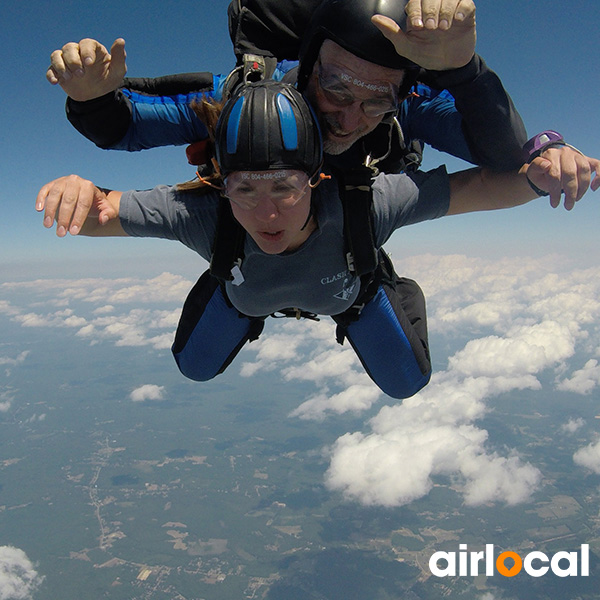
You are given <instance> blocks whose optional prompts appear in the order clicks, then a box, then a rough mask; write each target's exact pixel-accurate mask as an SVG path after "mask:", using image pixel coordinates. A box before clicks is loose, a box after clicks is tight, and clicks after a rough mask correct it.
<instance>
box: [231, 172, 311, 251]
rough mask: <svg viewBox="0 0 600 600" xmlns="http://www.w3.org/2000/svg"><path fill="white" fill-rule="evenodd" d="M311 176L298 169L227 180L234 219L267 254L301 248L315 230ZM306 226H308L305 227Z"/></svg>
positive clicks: (242, 174) (240, 174)
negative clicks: (311, 206)
mask: <svg viewBox="0 0 600 600" xmlns="http://www.w3.org/2000/svg"><path fill="white" fill-rule="evenodd" d="M308 182H309V178H308V175H306V174H305V173H303V172H301V171H294V170H284V169H280V170H279V169H278V170H271V171H236V172H234V173H232V174H231V175H229V176H228V177H227V178H226V180H225V191H224V193H225V195H226V196H227V197H228V198H229V201H230V203H231V210H232V212H233V216H234V217H235V218H236V219H237V221H238V222H239V223H240V225H242V227H243V228H244V229H245V230H246V231H247V232H248V233H249V234H250V237H252V239H253V240H254V241H255V242H256V244H257V245H258V247H259V248H260V249H261V250H262V251H263V252H265V253H266V254H280V253H281V252H285V251H286V250H295V249H296V248H299V247H300V246H301V245H302V244H303V243H304V242H305V241H306V240H307V239H308V237H309V236H310V234H311V233H312V232H313V231H314V229H315V227H316V224H315V223H314V220H313V219H311V222H310V223H308V225H307V224H306V221H307V219H308V216H309V213H310V197H311V191H312V190H311V188H310V187H309V185H308ZM305 225H306V227H304V226H305Z"/></svg>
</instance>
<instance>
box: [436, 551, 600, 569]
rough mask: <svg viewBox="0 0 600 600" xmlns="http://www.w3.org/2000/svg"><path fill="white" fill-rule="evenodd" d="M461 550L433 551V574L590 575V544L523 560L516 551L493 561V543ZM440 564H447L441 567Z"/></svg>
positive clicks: (540, 553)
mask: <svg viewBox="0 0 600 600" xmlns="http://www.w3.org/2000/svg"><path fill="white" fill-rule="evenodd" d="M459 549H460V551H459V552H442V551H440V552H434V553H433V554H432V555H431V558H430V559H429V570H430V571H431V573H432V575H435V576H436V577H456V576H457V575H459V576H461V577H465V576H467V577H476V576H477V575H487V576H488V577H491V576H493V575H495V574H496V572H497V573H499V574H500V575H504V577H514V576H515V575H518V574H519V573H520V572H521V571H525V573H527V574H528V575H530V576H531V577H542V576H543V575H545V574H546V573H547V572H548V571H552V572H553V573H554V575H556V576H558V577H577V576H580V577H588V576H589V574H590V546H589V544H582V545H581V550H580V551H579V552H557V553H556V554H554V555H553V556H552V557H548V556H547V555H546V554H544V553H543V552H537V551H534V552H530V553H529V554H527V555H526V556H525V557H524V558H522V557H521V556H520V555H519V554H517V553H516V552H513V551H512V550H507V551H505V552H502V553H501V554H499V555H498V557H497V558H496V559H494V544H486V545H485V550H482V551H479V552H468V551H467V544H460V545H459ZM438 561H443V562H445V563H446V564H445V565H444V566H441V567H440V566H439V565H438ZM482 563H483V566H482ZM457 569H458V570H457Z"/></svg>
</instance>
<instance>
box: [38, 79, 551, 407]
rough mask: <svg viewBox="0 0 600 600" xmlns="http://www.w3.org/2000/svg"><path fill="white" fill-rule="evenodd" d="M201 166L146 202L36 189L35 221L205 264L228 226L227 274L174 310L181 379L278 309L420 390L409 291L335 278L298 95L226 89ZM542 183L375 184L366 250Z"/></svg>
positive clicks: (317, 173) (221, 363)
mask: <svg viewBox="0 0 600 600" xmlns="http://www.w3.org/2000/svg"><path fill="white" fill-rule="evenodd" d="M214 162H215V165H216V171H215V173H214V174H213V175H212V176H211V177H210V178H206V177H201V176H200V175H199V179H198V180H197V181H196V182H193V183H192V184H184V185H181V186H174V187H168V186H159V187H156V188H154V189H153V190H146V191H128V192H117V191H114V190H105V189H102V188H98V187H97V186H95V185H94V184H93V183H92V182H90V181H86V180H84V179H82V178H79V177H77V176H74V175H71V176H68V177H62V178H59V179H56V180H54V181H52V182H50V183H48V184H46V185H45V186H43V187H42V189H41V190H40V192H39V194H38V197H37V200H36V209H37V210H38V211H40V212H41V211H44V225H45V226H46V227H52V225H53V223H54V222H55V221H56V223H57V234H58V235H59V236H64V235H65V234H66V233H67V231H69V232H70V233H71V234H74V235H76V234H78V233H81V234H83V235H95V236H115V235H130V236H141V237H158V238H166V239H175V240H179V241H180V242H181V243H183V244H184V245H186V246H188V247H189V248H191V249H192V250H194V251H196V252H197V253H198V254H200V255H201V256H202V257H203V258H205V259H206V260H208V261H211V264H213V266H214V263H215V262H218V261H219V260H222V256H217V254H218V253H219V252H220V251H218V250H217V247H218V243H216V242H217V241H218V239H219V233H218V231H219V229H222V228H223V227H224V223H225V222H226V221H227V218H229V219H230V220H231V221H232V222H233V223H234V224H239V225H241V227H242V228H243V236H242V239H241V242H240V248H239V250H240V252H238V253H237V254H234V255H232V261H231V264H230V266H231V267H232V268H231V276H228V277H224V278H223V279H227V280H226V281H219V280H218V279H216V278H215V277H213V276H212V275H210V274H209V273H208V272H207V273H205V274H204V275H203V276H202V277H201V278H200V280H199V281H198V283H197V284H196V286H195V287H194V289H193V290H192V292H191V293H190V296H189V297H188V299H187V301H186V304H185V306H184V309H183V312H182V316H181V320H180V323H179V327H178V331H177V334H176V338H175V343H174V345H173V353H174V355H175V359H176V361H177V364H178V366H179V368H180V370H181V371H182V373H183V374H184V375H186V376H187V377H190V378H192V379H195V380H202V381H204V380H208V379H211V378H213V377H215V376H216V375H217V374H219V373H221V372H222V371H223V370H224V369H225V368H226V367H227V365H229V363H230V362H231V360H233V358H234V357H235V355H236V354H237V353H238V352H239V350H240V349H241V347H242V346H243V345H244V343H245V342H246V341H247V340H249V339H255V338H256V337H257V335H258V334H259V333H260V331H261V329H262V324H263V321H264V318H265V317H266V316H267V315H270V314H273V313H276V312H279V311H283V312H290V309H291V311H293V312H294V313H296V314H298V315H305V314H307V313H310V314H315V315H316V314H321V315H330V316H332V317H333V318H334V320H336V322H337V323H338V325H339V326H340V328H341V331H342V337H343V336H346V337H347V338H348V339H349V341H350V342H351V344H352V346H353V347H354V349H355V350H356V352H357V354H358V356H359V358H360V359H361V362H362V363H363V365H364V367H365V369H366V371H367V372H368V374H369V375H370V376H371V378H372V379H373V380H374V381H375V383H376V384H377V385H378V386H379V387H380V388H381V389H382V390H383V391H384V392H385V393H387V394H389V395H390V396H392V397H395V398H405V397H408V396H410V395H412V394H414V393H416V392H417V391H418V390H419V389H421V388H422V387H423V386H424V385H426V384H427V382H428V380H429V377H430V374H431V366H430V362H429V354H428V348H427V331H426V325H425V312H424V299H423V297H422V293H421V292H420V289H419V288H418V286H416V284H414V282H411V281H410V280H402V279H399V278H397V277H396V276H395V274H394V273H393V269H391V266H390V262H389V259H387V260H386V259H385V258H382V259H381V262H380V266H379V267H378V269H377V274H376V276H375V277H370V276H369V277H366V278H364V277H363V281H362V282H361V279H360V278H359V276H358V275H357V274H356V273H355V272H353V271H352V268H351V266H350V267H349V264H348V262H347V242H348V240H347V235H346V234H345V225H344V217H345V212H344V208H343V205H342V200H341V194H340V189H339V187H338V183H339V182H338V181H337V179H336V177H335V175H333V177H331V175H330V174H329V173H327V171H328V169H327V167H326V166H325V169H324V170H325V172H326V173H327V174H323V173H322V170H321V169H322V167H323V165H322V143H321V138H320V134H319V129H318V125H317V123H316V120H315V118H314V114H313V112H312V110H311V109H310V107H309V106H308V105H307V104H306V102H305V100H304V98H303V97H302V95H301V94H300V93H299V92H298V91H297V90H296V89H294V88H293V87H291V86H289V85H286V84H282V83H276V82H273V81H266V82H265V81H263V82H259V83H255V84H249V85H247V86H244V87H242V88H241V89H240V90H238V92H237V93H236V94H235V95H234V96H233V97H232V98H231V99H230V100H229V101H228V102H227V104H226V105H225V106H224V108H223V112H222V113H221V116H220V118H219V119H218V122H217V125H216V131H215V161H214ZM329 177H331V178H329ZM528 179H529V182H528ZM552 183H553V181H552V176H551V175H550V172H549V171H548V169H547V168H546V162H545V161H544V160H543V159H539V158H536V159H535V160H533V162H532V163H531V164H529V165H524V166H523V167H522V168H521V169H520V170H519V171H518V172H511V173H496V172H490V171H487V170H485V169H470V170H466V171H460V172H457V173H454V174H452V175H448V174H447V173H446V170H445V168H444V167H439V168H437V169H435V170H433V171H430V172H428V173H424V172H416V173H413V174H411V175H405V174H400V175H398V174H396V175H386V174H380V175H378V176H377V177H376V178H375V179H374V181H373V185H372V189H373V200H372V207H371V211H372V217H373V237H374V245H375V249H376V250H377V251H378V252H379V253H380V256H383V251H382V250H381V247H382V246H383V244H384V243H385V242H386V241H387V240H388V239H389V238H390V236H391V234H392V233H393V232H394V231H395V230H396V229H399V228H400V227H403V226H404V225H409V224H412V223H417V222H420V221H424V220H428V219H434V218H438V217H441V216H444V215H451V214H460V213H467V212H474V211H481V210H493V209H499V208H509V207H512V206H517V205H520V204H524V203H526V202H528V201H530V200H533V199H534V198H536V197H537V196H538V194H536V193H535V192H534V191H533V189H532V185H531V184H533V185H534V186H537V188H541V190H544V189H549V187H550V186H551V184H552ZM190 188H196V189H190ZM215 188H218V189H215ZM223 215H225V216H223ZM231 215H232V216H233V219H231ZM238 259H239V260H238ZM226 262H227V261H226ZM361 283H362V285H361ZM363 305H364V306H363Z"/></svg>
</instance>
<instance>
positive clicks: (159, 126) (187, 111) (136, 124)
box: [66, 61, 297, 152]
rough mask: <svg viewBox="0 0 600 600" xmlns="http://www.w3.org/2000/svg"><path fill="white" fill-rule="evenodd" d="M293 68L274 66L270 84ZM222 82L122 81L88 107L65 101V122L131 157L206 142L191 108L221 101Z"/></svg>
mask: <svg viewBox="0 0 600 600" xmlns="http://www.w3.org/2000/svg"><path fill="white" fill-rule="evenodd" d="M296 65H297V63H296V62H294V61H282V62H281V63H279V64H278V66H277V69H276V70H275V73H274V74H273V78H274V79H277V80H279V79H282V78H283V77H284V76H285V75H286V73H288V71H292V70H293V69H294V67H295V66H296ZM226 79H227V77H226V76H223V75H213V74H211V73H205V72H202V73H181V74H178V75H167V76H166V77H157V78H139V79H126V80H125V82H124V85H123V86H122V87H121V88H119V89H118V90H116V91H114V92H110V93H109V94H106V95H105V96H102V97H100V98H95V99H93V100H89V101H87V102H76V101H74V100H72V99H70V98H69V99H67V106H66V111H67V118H68V120H69V122H70V123H71V124H72V125H73V127H75V129H77V130H78V131H79V132H80V133H81V134H82V135H83V136H85V137H86V138H88V139H89V140H91V141H92V142H94V143H95V144H96V145H97V146H98V147H100V148H104V149H110V150H125V151H128V152H135V151H138V150H145V149H147V148H156V147H159V146H180V145H185V144H193V143H194V142H198V141H200V140H203V139H206V138H207V137H208V133H207V131H206V127H204V125H203V124H202V122H201V121H200V120H199V119H198V117H196V115H195V114H194V111H193V110H192V109H191V108H190V103H191V102H192V101H193V100H195V99H198V98H200V97H202V96H204V97H207V96H208V97H212V98H215V99H216V100H220V99H221V96H222V92H223V86H224V84H225V80H226Z"/></svg>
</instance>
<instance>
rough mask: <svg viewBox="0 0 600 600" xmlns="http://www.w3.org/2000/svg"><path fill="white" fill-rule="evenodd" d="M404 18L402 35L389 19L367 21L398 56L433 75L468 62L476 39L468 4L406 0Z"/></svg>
mask: <svg viewBox="0 0 600 600" xmlns="http://www.w3.org/2000/svg"><path fill="white" fill-rule="evenodd" d="M406 14H407V25H406V31H402V29H401V28H400V26H399V24H398V23H396V22H395V21H394V20H393V19H390V18H389V17H384V16H383V15H375V16H374V17H373V18H372V19H371V21H372V22H373V24H374V25H375V26H376V27H377V28H378V29H379V30H380V31H381V32H382V33H383V35H385V37H386V38H387V39H388V40H390V42H392V43H393V44H394V47H395V48H396V52H398V54H399V55H400V56H403V57H405V58H408V59H409V60H411V61H412V62H414V63H416V64H417V65H419V66H420V67H423V68H424V69H428V70H433V71H444V70H447V69H457V68H459V67H463V66H464V65H466V64H467V63H468V62H469V61H470V60H471V58H472V57H473V54H474V53H475V42H476V39H477V34H476V28H475V4H474V3H473V2H472V0H409V2H408V4H407V6H406Z"/></svg>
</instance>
